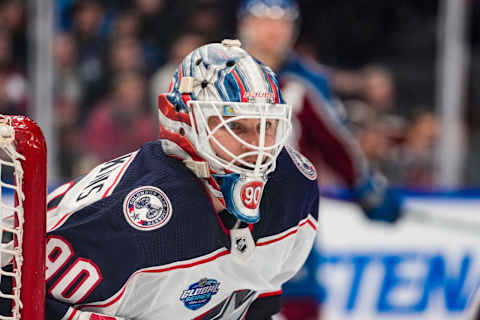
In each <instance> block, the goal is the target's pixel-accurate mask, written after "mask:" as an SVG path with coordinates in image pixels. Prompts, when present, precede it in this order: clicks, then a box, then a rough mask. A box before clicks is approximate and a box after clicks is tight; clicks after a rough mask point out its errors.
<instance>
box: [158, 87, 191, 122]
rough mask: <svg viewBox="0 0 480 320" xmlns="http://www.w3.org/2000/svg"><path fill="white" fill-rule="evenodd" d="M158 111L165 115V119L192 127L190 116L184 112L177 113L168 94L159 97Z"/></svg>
mask: <svg viewBox="0 0 480 320" xmlns="http://www.w3.org/2000/svg"><path fill="white" fill-rule="evenodd" d="M158 109H159V110H160V111H161V112H162V113H163V114H164V115H165V117H167V118H169V119H172V120H174V121H181V122H183V123H186V124H188V125H189V126H191V125H192V124H191V123H190V117H189V116H188V114H186V113H183V112H177V111H175V107H174V106H173V104H172V103H171V102H170V101H169V100H168V98H167V95H166V94H161V95H159V96H158Z"/></svg>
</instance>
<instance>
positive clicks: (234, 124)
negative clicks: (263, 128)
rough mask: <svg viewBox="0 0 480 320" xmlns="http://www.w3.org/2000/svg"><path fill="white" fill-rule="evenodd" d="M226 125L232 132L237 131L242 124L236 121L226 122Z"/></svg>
mask: <svg viewBox="0 0 480 320" xmlns="http://www.w3.org/2000/svg"><path fill="white" fill-rule="evenodd" d="M226 126H228V127H229V128H230V130H232V131H233V132H239V131H241V129H242V125H241V124H240V123H238V122H236V121H230V122H227V123H226Z"/></svg>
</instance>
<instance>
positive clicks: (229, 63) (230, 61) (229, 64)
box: [226, 60, 235, 67]
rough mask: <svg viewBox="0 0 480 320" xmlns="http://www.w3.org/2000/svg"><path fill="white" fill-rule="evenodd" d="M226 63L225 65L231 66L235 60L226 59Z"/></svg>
mask: <svg viewBox="0 0 480 320" xmlns="http://www.w3.org/2000/svg"><path fill="white" fill-rule="evenodd" d="M226 65H227V67H233V66H234V65H235V61H234V60H228V61H227V63H226Z"/></svg>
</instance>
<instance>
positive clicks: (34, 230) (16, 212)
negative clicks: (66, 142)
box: [0, 115, 47, 320]
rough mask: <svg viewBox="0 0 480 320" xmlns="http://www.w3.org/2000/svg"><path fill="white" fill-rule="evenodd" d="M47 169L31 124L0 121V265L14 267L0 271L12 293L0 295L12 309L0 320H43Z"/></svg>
mask: <svg viewBox="0 0 480 320" xmlns="http://www.w3.org/2000/svg"><path fill="white" fill-rule="evenodd" d="M46 168H47V166H46V144H45V140H44V137H43V134H42V132H41V130H40V128H39V127H38V126H37V125H36V124H35V122H33V121H32V120H30V119H29V118H27V117H24V116H3V115H0V209H1V210H0V231H1V234H0V236H1V238H0V239H1V240H2V241H1V245H0V261H1V262H2V263H1V264H2V266H4V265H7V264H10V265H12V264H13V271H11V270H9V271H8V272H6V271H5V270H4V269H2V270H1V271H0V274H1V277H2V281H4V280H5V279H3V278H7V279H8V278H10V279H11V281H12V284H13V285H12V287H13V290H12V291H11V292H4V291H3V290H2V291H1V292H0V297H1V298H2V299H7V300H9V301H10V302H11V305H12V307H11V314H10V315H0V319H15V320H17V319H25V320H26V319H28V320H40V319H42V320H43V319H44V318H45V317H44V308H45V241H46V240H45V239H46V197H47V194H46V193H47V176H46V171H47V169H46ZM3 302H4V301H3Z"/></svg>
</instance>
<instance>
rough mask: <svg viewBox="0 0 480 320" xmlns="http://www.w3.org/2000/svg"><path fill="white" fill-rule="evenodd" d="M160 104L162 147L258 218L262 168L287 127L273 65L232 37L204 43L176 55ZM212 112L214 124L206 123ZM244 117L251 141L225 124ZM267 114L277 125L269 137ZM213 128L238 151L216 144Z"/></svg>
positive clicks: (242, 214) (242, 215) (233, 207)
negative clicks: (253, 131) (254, 128)
mask: <svg viewBox="0 0 480 320" xmlns="http://www.w3.org/2000/svg"><path fill="white" fill-rule="evenodd" d="M159 109H160V112H159V116H160V138H161V141H162V144H163V147H164V150H165V151H166V152H167V153H169V154H171V155H173V156H176V157H179V158H181V159H183V160H184V162H185V164H186V165H187V166H188V167H189V168H190V169H192V171H194V173H195V174H196V175H197V176H198V177H201V178H205V179H209V178H210V176H211V174H213V177H214V179H215V180H216V181H217V182H218V184H219V185H220V190H221V192H222V194H223V197H224V199H225V202H226V207H227V209H228V210H229V211H230V212H231V213H232V214H234V215H235V216H236V217H237V218H239V219H241V220H244V221H247V222H256V221H258V219H259V214H258V203H259V201H260V198H261V193H262V191H263V186H264V184H265V183H266V179H267V175H268V173H270V172H272V171H273V170H274V169H275V161H276V158H277V156H278V154H279V153H280V151H281V149H282V147H283V145H284V143H285V141H286V139H287V137H288V134H289V133H290V131H291V122H290V118H291V108H290V106H289V105H287V104H285V102H284V100H283V98H282V96H281V94H280V90H279V85H278V80H277V77H276V75H275V74H274V73H273V71H272V70H271V69H270V68H268V67H267V66H265V65H263V64H262V63H260V62H259V61H257V60H255V59H254V58H253V57H252V56H250V55H249V54H248V53H247V52H246V51H245V50H243V49H241V48H240V42H239V41H238V40H224V41H223V42H222V43H221V44H220V43H216V44H208V45H205V46H202V47H200V48H198V49H196V50H194V51H193V52H191V53H190V54H189V55H188V56H187V57H185V59H184V60H183V61H182V62H181V63H180V65H179V67H178V69H177V70H176V72H175V74H174V77H173V79H172V81H171V83H170V89H169V93H168V94H163V95H160V97H159ZM211 117H216V118H217V119H218V120H219V121H217V123H216V124H215V126H214V127H210V126H209V119H210V118H211ZM244 119H256V121H258V128H259V129H258V140H257V141H255V142H252V141H246V140H245V139H244V138H242V136H241V135H239V134H237V133H236V132H234V130H232V128H231V127H232V123H235V122H237V121H239V120H244ZM268 121H270V122H271V121H274V122H275V125H276V131H275V136H274V142H273V143H266V139H265V132H266V126H267V123H268ZM219 130H224V131H225V132H228V133H229V134H230V135H231V136H232V137H233V138H234V139H235V141H236V143H238V144H241V145H242V146H243V149H242V150H244V151H245V152H242V153H240V154H238V153H235V152H233V151H232V150H230V149H229V146H226V145H223V144H222V143H221V141H219V140H218V139H217V138H216V137H215V134H216V133H217V132H218V131H219ZM212 144H215V146H217V149H218V148H219V149H220V150H221V153H223V156H221V155H219V154H218V150H217V152H215V150H214V148H213V147H212ZM225 155H227V157H225ZM252 159H254V160H252ZM249 187H251V188H252V189H253V193H252V192H251V189H249ZM259 188H260V189H259Z"/></svg>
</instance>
